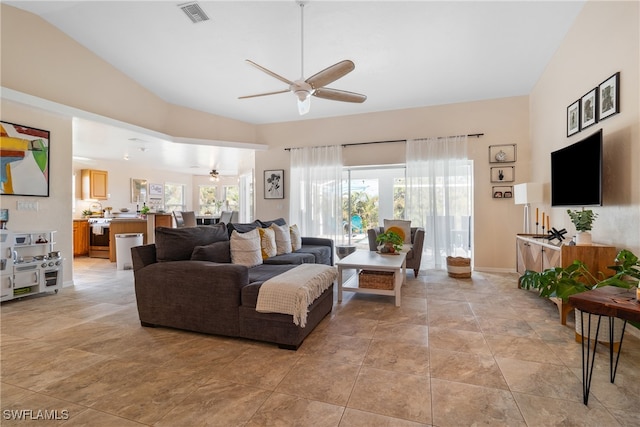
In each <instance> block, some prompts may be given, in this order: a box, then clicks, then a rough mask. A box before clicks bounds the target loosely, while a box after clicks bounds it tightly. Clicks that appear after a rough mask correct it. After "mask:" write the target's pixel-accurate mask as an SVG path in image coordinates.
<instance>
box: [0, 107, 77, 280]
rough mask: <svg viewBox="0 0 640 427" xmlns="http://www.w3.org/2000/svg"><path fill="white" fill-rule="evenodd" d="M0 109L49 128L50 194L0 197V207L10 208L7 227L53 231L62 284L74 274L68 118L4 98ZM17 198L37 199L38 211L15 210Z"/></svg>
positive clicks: (9, 117) (10, 117)
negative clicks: (58, 256)
mask: <svg viewBox="0 0 640 427" xmlns="http://www.w3.org/2000/svg"><path fill="white" fill-rule="evenodd" d="M0 108H1V109H2V110H1V111H2V116H1V118H2V120H3V121H6V122H11V123H18V124H21V125H25V126H31V127H34V128H38V129H45V130H48V131H49V132H50V134H49V135H50V138H49V144H50V147H51V150H50V152H49V162H50V175H49V176H50V180H49V197H24V196H0V206H2V207H3V208H5V209H9V223H8V224H7V227H8V228H9V229H10V230H13V231H26V232H34V231H38V230H43V231H44V230H56V231H57V233H56V243H57V244H56V250H59V251H61V252H62V255H63V257H64V265H63V283H70V281H71V280H72V277H73V263H72V259H73V255H72V253H73V251H72V235H73V229H72V221H71V215H72V214H71V202H72V200H73V194H72V190H71V189H72V185H71V183H72V164H71V157H72V149H71V138H72V137H73V132H72V127H71V120H68V119H67V118H65V117H60V116H58V115H55V114H52V113H48V112H45V111H39V110H35V109H33V108H30V107H25V106H21V105H17V104H14V103H12V102H5V101H4V100H2V102H0ZM18 201H30V202H38V210H37V211H22V210H20V211H18V210H17V209H16V208H17V202H18Z"/></svg>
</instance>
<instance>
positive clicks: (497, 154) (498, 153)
mask: <svg viewBox="0 0 640 427" xmlns="http://www.w3.org/2000/svg"><path fill="white" fill-rule="evenodd" d="M515 161H516V144H504V145H490V146H489V163H513V162H515Z"/></svg>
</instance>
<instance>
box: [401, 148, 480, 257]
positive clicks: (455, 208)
mask: <svg viewBox="0 0 640 427" xmlns="http://www.w3.org/2000/svg"><path fill="white" fill-rule="evenodd" d="M406 156H407V194H406V211H407V215H406V216H407V219H410V220H411V226H418V227H423V228H424V229H425V241H424V253H423V254H422V264H423V266H424V267H426V268H446V257H447V256H456V255H462V256H470V246H471V245H470V236H471V230H470V224H471V223H472V221H471V206H472V182H473V181H472V171H471V162H470V161H469V160H468V158H467V137H466V136H456V137H445V138H428V139H416V140H408V141H407V147H406Z"/></svg>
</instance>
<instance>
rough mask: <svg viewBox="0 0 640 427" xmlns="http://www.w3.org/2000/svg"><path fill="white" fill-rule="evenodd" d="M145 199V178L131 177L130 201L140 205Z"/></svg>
mask: <svg viewBox="0 0 640 427" xmlns="http://www.w3.org/2000/svg"><path fill="white" fill-rule="evenodd" d="M147 201H148V200H147V180H146V179H136V178H131V203H137V204H139V205H140V204H143V203H146V202H147Z"/></svg>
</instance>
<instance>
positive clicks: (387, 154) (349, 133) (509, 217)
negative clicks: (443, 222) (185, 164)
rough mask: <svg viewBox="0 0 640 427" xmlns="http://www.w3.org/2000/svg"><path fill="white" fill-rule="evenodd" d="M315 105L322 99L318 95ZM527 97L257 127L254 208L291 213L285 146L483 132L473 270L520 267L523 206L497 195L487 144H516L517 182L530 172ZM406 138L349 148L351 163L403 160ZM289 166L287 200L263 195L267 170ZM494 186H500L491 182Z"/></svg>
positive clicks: (473, 145) (478, 144)
mask: <svg viewBox="0 0 640 427" xmlns="http://www.w3.org/2000/svg"><path fill="white" fill-rule="evenodd" d="M317 102H322V100H318V101H317ZM528 103H529V101H528V97H526V96H522V97H514V98H505V99H495V100H487V101H480V102H469V103H461V104H451V105H442V106H436V107H425V108H414V109H408V110H397V111H389V112H384V113H373V114H362V115H354V116H345V117H337V118H331V119H320V120H305V121H300V122H289V123H277V124H269V125H261V126H258V134H257V137H258V141H259V142H261V143H264V144H267V145H268V146H269V150H268V151H265V152H258V153H256V171H257V174H256V188H257V189H258V194H257V202H256V205H257V209H256V211H257V212H259V213H260V217H261V218H274V217H279V216H282V217H285V218H287V216H288V206H289V205H288V202H289V200H288V198H289V196H288V190H286V188H290V184H291V183H290V182H289V181H288V176H289V173H288V171H289V152H288V151H285V150H284V148H286V147H303V146H316V145H336V144H345V143H354V142H367V141H383V140H397V139H408V138H421V137H429V136H447V135H459V134H468V133H484V136H482V137H480V138H470V139H469V156H470V158H471V159H473V161H474V185H475V198H474V218H475V220H474V243H475V249H474V250H475V252H474V256H473V258H474V259H473V262H474V265H475V268H476V269H483V270H492V271H509V270H514V269H515V252H514V247H515V242H514V235H515V234H516V233H517V232H519V231H521V230H520V228H521V227H522V207H521V206H516V205H514V203H513V199H511V200H509V199H493V198H492V192H491V186H492V184H491V182H490V175H489V168H490V166H495V164H493V165H490V164H489V154H488V151H489V145H496V144H517V155H518V157H517V162H516V163H515V170H516V175H515V177H516V183H518V182H526V177H527V176H528V174H529V170H528V164H529V158H528V155H529V154H528V153H529V151H530V150H529V148H528V147H529V142H528V138H529V137H528V135H529V124H528V123H529V122H528V120H529V107H528ZM404 148H405V147H404V143H392V144H377V145H361V146H353V147H347V148H345V149H344V157H345V163H346V164H347V165H350V166H351V165H383V164H395V163H404V162H405V152H404ZM265 169H285V185H286V187H285V200H284V201H282V200H265V199H264V198H263V197H262V193H261V189H262V188H263V176H262V171H263V170H265ZM493 185H495V184H493Z"/></svg>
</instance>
